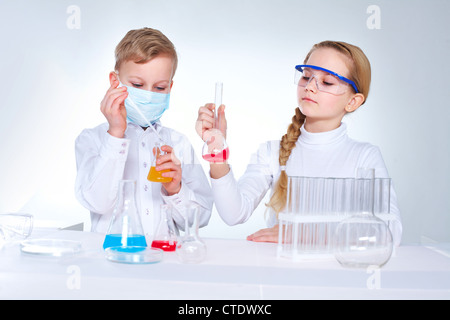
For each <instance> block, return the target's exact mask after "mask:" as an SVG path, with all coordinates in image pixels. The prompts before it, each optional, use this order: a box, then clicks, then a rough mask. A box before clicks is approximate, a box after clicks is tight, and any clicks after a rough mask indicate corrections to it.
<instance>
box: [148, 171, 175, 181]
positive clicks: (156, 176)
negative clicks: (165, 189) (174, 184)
mask: <svg viewBox="0 0 450 320" xmlns="http://www.w3.org/2000/svg"><path fill="white" fill-rule="evenodd" d="M163 172H170V170H169V169H167V170H161V171H156V169H155V167H151V168H150V172H149V173H148V176H147V180H149V181H153V182H170V181H172V178H168V177H163V176H162V175H161V173H163Z"/></svg>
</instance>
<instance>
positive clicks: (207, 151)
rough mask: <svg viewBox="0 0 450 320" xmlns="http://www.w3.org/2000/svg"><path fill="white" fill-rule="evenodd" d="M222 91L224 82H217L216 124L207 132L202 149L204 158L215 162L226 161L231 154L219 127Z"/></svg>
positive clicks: (215, 100) (215, 101)
mask: <svg viewBox="0 0 450 320" xmlns="http://www.w3.org/2000/svg"><path fill="white" fill-rule="evenodd" d="M222 93H223V83H222V82H217V83H216V91H215V99H214V104H215V106H214V124H213V127H212V128H211V129H209V130H208V131H206V132H205V137H204V138H205V143H204V145H203V150H202V157H203V159H205V160H206V161H209V162H213V163H222V162H225V161H226V160H227V159H228V157H229V155H230V151H229V149H228V145H227V142H226V141H225V137H224V135H223V134H222V132H221V131H220V129H219V115H218V112H217V110H218V109H219V107H220V106H221V104H222Z"/></svg>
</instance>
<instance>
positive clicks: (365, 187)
mask: <svg viewBox="0 0 450 320" xmlns="http://www.w3.org/2000/svg"><path fill="white" fill-rule="evenodd" d="M374 179H375V170H374V169H366V168H359V169H358V170H357V176H356V179H355V198H354V205H355V208H354V210H355V214H353V215H352V216H351V217H350V218H347V219H344V220H342V221H341V222H340V223H339V224H338V225H337V227H336V234H335V238H334V241H335V245H334V249H335V257H336V259H337V261H338V262H339V263H340V264H341V265H343V266H345V267H360V268H367V267H369V266H378V267H381V266H383V265H384V264H385V263H386V262H387V261H388V260H389V259H390V257H391V254H392V249H393V241H392V234H391V232H390V230H389V227H388V226H387V224H386V223H385V222H384V221H383V220H381V219H379V218H378V217H376V216H375V215H374Z"/></svg>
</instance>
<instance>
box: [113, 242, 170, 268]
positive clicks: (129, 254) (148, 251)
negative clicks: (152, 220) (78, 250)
mask: <svg viewBox="0 0 450 320" xmlns="http://www.w3.org/2000/svg"><path fill="white" fill-rule="evenodd" d="M105 256H106V259H107V260H108V261H112V262H118V263H128V264H151V263H157V262H160V261H161V260H162V258H163V250H161V249H157V248H152V247H143V246H128V247H109V248H106V249H105Z"/></svg>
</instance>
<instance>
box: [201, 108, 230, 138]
mask: <svg viewBox="0 0 450 320" xmlns="http://www.w3.org/2000/svg"><path fill="white" fill-rule="evenodd" d="M214 107H215V106H214V103H207V104H206V105H205V106H204V107H200V108H199V109H198V117H197V121H196V123H195V130H196V131H197V134H198V135H199V136H200V138H202V140H203V141H206V140H207V139H208V137H207V135H205V132H206V131H208V130H210V129H211V128H212V127H213V125H214ZM217 118H218V121H217V123H216V128H217V129H219V130H220V131H221V132H222V134H223V136H224V138H225V139H226V135H227V119H226V118H225V105H223V104H222V105H220V107H219V109H217Z"/></svg>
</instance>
